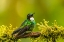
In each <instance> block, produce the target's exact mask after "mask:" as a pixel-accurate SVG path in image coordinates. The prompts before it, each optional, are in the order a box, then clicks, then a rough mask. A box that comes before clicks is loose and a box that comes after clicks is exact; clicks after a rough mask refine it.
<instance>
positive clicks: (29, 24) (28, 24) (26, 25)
mask: <svg viewBox="0 0 64 42" xmlns="http://www.w3.org/2000/svg"><path fill="white" fill-rule="evenodd" d="M33 14H34V13H29V14H28V15H27V18H26V19H25V21H24V22H23V23H22V24H21V25H20V27H19V28H18V29H17V30H15V31H14V32H13V33H12V35H14V34H16V33H18V34H17V35H20V34H25V33H29V32H32V30H33V29H34V27H35V24H36V22H35V19H34V16H33Z"/></svg>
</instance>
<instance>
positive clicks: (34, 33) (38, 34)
mask: <svg viewBox="0 0 64 42" xmlns="http://www.w3.org/2000/svg"><path fill="white" fill-rule="evenodd" d="M40 35H41V33H40V32H31V33H25V34H24V35H22V34H21V35H16V36H15V38H17V39H19V38H28V37H32V38H37V37H39V36H40Z"/></svg>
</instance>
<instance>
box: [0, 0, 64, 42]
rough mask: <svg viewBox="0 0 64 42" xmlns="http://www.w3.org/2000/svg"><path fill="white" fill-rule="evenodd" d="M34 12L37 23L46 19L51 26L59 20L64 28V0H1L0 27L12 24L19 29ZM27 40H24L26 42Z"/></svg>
mask: <svg viewBox="0 0 64 42" xmlns="http://www.w3.org/2000/svg"><path fill="white" fill-rule="evenodd" d="M33 12H35V15H34V18H35V20H36V22H40V21H42V19H46V20H48V21H50V23H49V24H50V25H51V23H52V22H53V20H57V22H58V24H59V25H62V26H64V23H63V22H64V0H0V26H1V25H6V26H9V24H10V23H11V24H12V25H13V27H16V26H17V27H19V26H20V24H21V23H22V22H23V21H24V20H25V19H26V15H27V14H28V13H33ZM36 30H38V29H37V28H35V29H34V31H36ZM27 40H28V39H23V41H24V42H26V41H27ZM61 40H62V39H61ZM61 40H60V41H61ZM28 42H30V40H28ZM58 42H59V41H58Z"/></svg>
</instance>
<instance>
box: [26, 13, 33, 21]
mask: <svg viewBox="0 0 64 42" xmlns="http://www.w3.org/2000/svg"><path fill="white" fill-rule="evenodd" d="M33 14H34V13H33ZM33 14H32V13H29V14H28V15H27V19H28V20H30V21H33V20H34V17H33Z"/></svg>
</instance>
